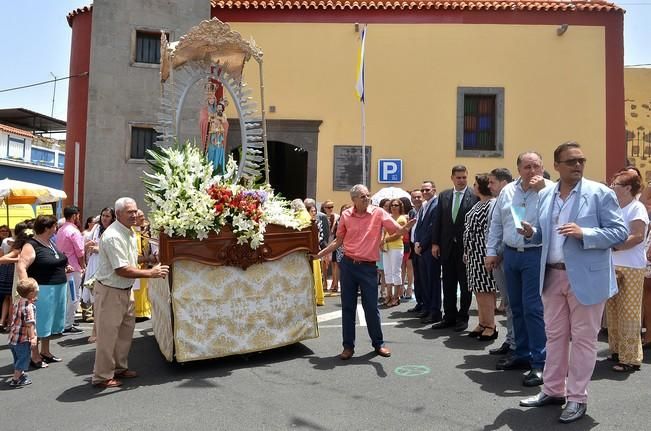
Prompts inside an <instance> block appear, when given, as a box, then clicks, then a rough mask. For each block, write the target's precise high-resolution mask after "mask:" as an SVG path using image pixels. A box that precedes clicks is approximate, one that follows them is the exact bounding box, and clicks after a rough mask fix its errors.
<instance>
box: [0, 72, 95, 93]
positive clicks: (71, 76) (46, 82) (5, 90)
mask: <svg viewBox="0 0 651 431" xmlns="http://www.w3.org/2000/svg"><path fill="white" fill-rule="evenodd" d="M87 75H88V72H82V73H79V74H77V75H70V76H66V77H63V78H56V79H50V80H48V81H42V82H35V83H34V84H27V85H21V86H20V87H12V88H5V89H3V90H0V93H6V92H8V91H15V90H22V89H23V88H30V87H36V86H39V85H45V84H49V83H51V82H55V81H63V80H65V79H70V78H80V77H82V76H87Z"/></svg>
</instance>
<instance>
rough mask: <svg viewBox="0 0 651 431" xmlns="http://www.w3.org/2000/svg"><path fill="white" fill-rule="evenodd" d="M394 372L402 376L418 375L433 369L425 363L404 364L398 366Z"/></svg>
mask: <svg viewBox="0 0 651 431" xmlns="http://www.w3.org/2000/svg"><path fill="white" fill-rule="evenodd" d="M393 372H394V373H395V374H396V375H398V376H401V377H416V376H422V375H424V374H429V373H431V372H432V370H431V369H430V368H429V367H426V366H425V365H403V366H401V367H397V368H396V369H395V370H393Z"/></svg>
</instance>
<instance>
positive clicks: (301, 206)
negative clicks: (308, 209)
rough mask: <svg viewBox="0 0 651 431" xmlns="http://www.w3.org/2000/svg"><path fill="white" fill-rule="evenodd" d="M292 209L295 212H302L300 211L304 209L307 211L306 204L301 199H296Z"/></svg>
mask: <svg viewBox="0 0 651 431" xmlns="http://www.w3.org/2000/svg"><path fill="white" fill-rule="evenodd" d="M290 207H291V208H292V209H293V210H294V211H300V210H304V209H305V204H304V203H303V201H302V200H301V199H294V200H293V201H292V202H291V203H290Z"/></svg>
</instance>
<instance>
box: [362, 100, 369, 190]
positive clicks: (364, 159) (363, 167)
mask: <svg viewBox="0 0 651 431" xmlns="http://www.w3.org/2000/svg"><path fill="white" fill-rule="evenodd" d="M361 105H362V184H363V185H365V186H367V187H368V184H366V109H365V106H364V105H365V104H364V100H363V99H362V100H361Z"/></svg>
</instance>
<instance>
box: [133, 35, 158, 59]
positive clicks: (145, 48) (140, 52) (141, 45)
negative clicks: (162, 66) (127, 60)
mask: <svg viewBox="0 0 651 431" xmlns="http://www.w3.org/2000/svg"><path fill="white" fill-rule="evenodd" d="M135 60H136V63H151V64H159V63H160V33H152V32H146V31H140V30H136V58H135Z"/></svg>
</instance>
